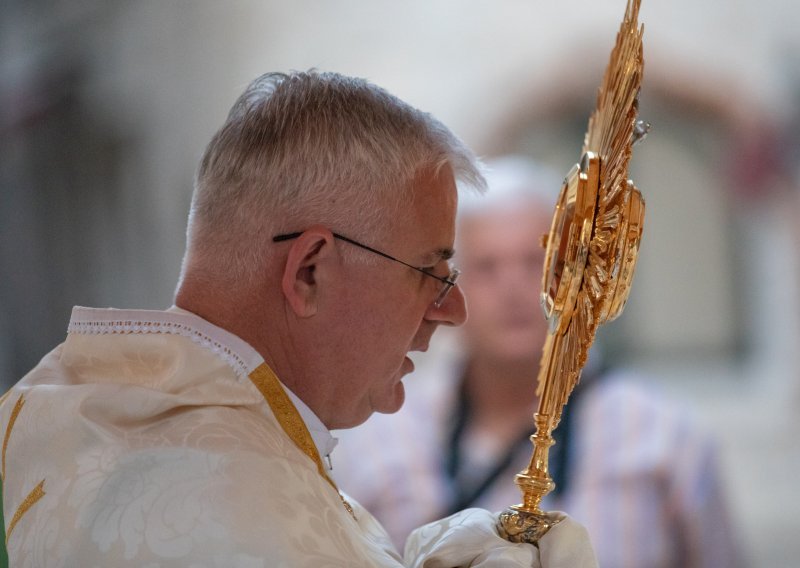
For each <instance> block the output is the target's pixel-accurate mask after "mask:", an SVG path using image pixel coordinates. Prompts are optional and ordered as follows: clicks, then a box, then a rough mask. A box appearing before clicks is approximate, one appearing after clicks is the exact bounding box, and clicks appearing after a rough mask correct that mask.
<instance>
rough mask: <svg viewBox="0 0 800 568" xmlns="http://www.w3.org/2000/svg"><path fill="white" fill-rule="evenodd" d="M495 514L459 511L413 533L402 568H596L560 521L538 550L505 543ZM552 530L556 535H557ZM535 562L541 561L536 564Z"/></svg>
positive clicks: (579, 534) (578, 529)
mask: <svg viewBox="0 0 800 568" xmlns="http://www.w3.org/2000/svg"><path fill="white" fill-rule="evenodd" d="M496 523H497V514H496V513H490V512H489V511H486V510H484V509H465V510H464V511H461V512H459V513H456V514H455V515H452V516H450V517H447V518H446V519H442V520H440V521H436V522H433V523H429V524H427V525H424V526H422V527H420V528H418V529H416V530H415V531H414V532H413V533H411V536H409V537H408V540H407V541H406V548H405V555H404V557H405V563H406V566H408V568H466V567H470V568H596V567H597V561H596V560H595V558H594V552H593V550H592V547H591V544H589V536H588V534H587V533H586V529H584V528H583V527H582V526H581V525H579V524H578V523H576V522H575V521H573V520H572V519H570V518H569V517H567V516H566V515H564V519H563V520H562V521H561V522H560V523H558V524H557V525H556V526H555V527H553V528H552V529H550V531H549V532H548V533H547V534H546V535H545V536H544V537H542V539H541V540H540V541H539V547H540V548H539V549H537V548H536V547H534V546H531V545H530V544H518V543H512V542H508V541H507V540H505V539H504V538H502V537H501V536H500V535H499V534H498V533H497V529H496V528H495V525H496ZM557 529H558V530H557ZM540 558H541V562H540Z"/></svg>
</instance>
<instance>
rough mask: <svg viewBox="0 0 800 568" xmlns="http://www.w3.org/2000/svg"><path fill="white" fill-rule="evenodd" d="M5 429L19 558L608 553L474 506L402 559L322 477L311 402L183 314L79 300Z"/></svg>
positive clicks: (583, 539) (571, 533)
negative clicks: (513, 536)
mask: <svg viewBox="0 0 800 568" xmlns="http://www.w3.org/2000/svg"><path fill="white" fill-rule="evenodd" d="M265 369H266V370H267V371H266V372H265V371H264V370H265ZM265 374H267V375H269V376H270V377H271V379H270V380H271V381H273V382H272V385H271V388H272V390H271V391H270V390H269V389H268V388H265V387H264V383H263V382H259V380H258V378H257V377H258V376H262V377H263V375H265ZM251 377H252V380H251ZM276 390H277V391H278V392H279V393H280V396H278V397H277V398H281V397H283V399H282V400H279V401H278V403H277V404H275V400H274V398H275V397H274V396H272V395H274V393H275V392H276ZM262 392H263V393H265V394H262ZM287 394H289V397H288V398H286V395H287ZM265 397H267V398H265ZM289 400H292V402H289ZM296 407H299V412H298V410H297V408H296ZM272 408H275V409H276V410H275V411H274V412H273V410H272ZM287 414H288V415H292V416H293V417H294V421H292V420H288V421H287V420H286V416H287ZM309 429H310V430H311V432H309V431H308V430H309ZM300 431H302V432H301V435H299V436H298V432H300ZM0 439H2V440H3V445H2V471H1V473H2V490H3V495H2V496H3V518H4V520H5V527H6V540H7V549H8V556H9V564H10V565H11V566H14V567H15V568H50V567H69V568H72V567H75V568H93V567H120V566H139V567H146V568H166V567H172V566H182V567H183V566H185V567H192V568H195V567H196V568H200V567H206V566H208V567H211V566H215V567H225V568H255V567H287V568H289V567H291V568H302V567H309V568H311V567H314V568H317V567H338V566H341V567H348V568H351V567H362V566H363V567H371V568H374V567H377V568H381V567H389V566H391V567H395V568H396V567H400V566H410V567H414V568H434V567H435V568H454V567H456V566H475V567H476V568H477V567H480V568H489V567H500V566H502V567H511V566H514V567H517V566H525V567H533V568H536V567H538V566H540V564H539V559H540V556H541V558H542V559H543V560H544V559H547V562H545V566H547V567H548V568H561V567H567V566H569V567H571V568H578V567H584V566H585V567H590V568H593V567H595V566H596V562H595V561H594V556H593V552H592V549H591V546H590V544H589V540H588V536H587V535H586V532H585V530H584V529H583V528H582V527H580V526H579V525H577V524H575V523H574V522H572V521H571V520H569V519H568V520H567V521H566V522H562V523H560V524H558V525H556V527H555V528H554V529H552V530H551V531H550V532H549V533H548V534H547V535H545V537H544V538H543V539H542V540H541V541H540V543H539V547H540V550H537V549H536V548H534V547H532V546H530V545H527V544H512V543H509V542H506V541H505V540H503V539H501V538H500V537H499V536H497V531H496V530H495V528H494V522H495V519H496V517H495V515H493V514H490V513H489V512H488V511H483V510H477V509H471V510H467V511H464V512H462V513H459V514H456V515H453V516H452V517H448V518H447V519H443V520H441V521H437V522H435V523H431V524H429V525H426V526H425V527H422V528H421V529H419V531H418V533H415V534H416V536H414V537H413V538H412V539H410V540H411V541H412V543H411V544H410V545H407V546H406V558H405V561H404V560H403V559H402V558H401V556H400V555H399V554H398V552H397V551H396V549H395V548H394V546H393V545H392V544H391V541H390V540H389V537H388V535H387V534H386V531H385V530H384V529H383V527H381V526H380V524H379V523H378V522H377V521H376V520H375V519H374V518H373V517H372V515H370V514H369V513H368V512H367V511H366V510H364V509H363V507H360V506H359V505H358V504H357V503H355V502H352V505H353V509H354V511H353V513H354V514H353V513H351V512H350V511H348V509H347V508H346V506H345V503H344V500H343V498H342V496H340V494H339V492H338V491H337V489H336V487H335V486H334V484H333V482H331V481H330V480H329V479H328V478H327V472H326V471H325V467H324V465H323V464H322V460H321V459H320V457H319V455H318V453H320V452H319V450H320V449H322V450H323V451H322V452H321V453H323V455H324V453H326V449H329V448H330V445H331V444H330V441H331V439H330V433H329V432H328V431H327V429H325V427H324V425H322V423H321V422H320V421H319V419H318V418H317V417H316V416H314V415H313V413H312V412H311V410H310V409H309V408H308V407H306V406H305V405H303V404H302V401H300V400H299V399H297V398H296V397H294V396H293V395H291V394H290V393H287V392H284V389H283V388H282V387H281V385H280V383H279V382H278V381H277V378H275V377H274V375H273V374H272V373H271V371H269V369H268V368H267V367H266V365H265V364H264V361H263V359H262V358H261V356H260V355H259V354H258V353H257V352H256V351H255V350H254V349H253V348H252V347H250V346H249V345H247V344H246V343H245V342H244V341H242V340H241V339H239V338H237V337H236V336H234V335H232V334H230V333H228V332H226V331H224V330H222V329H220V328H218V327H216V326H214V325H212V324H210V323H209V322H207V321H205V320H203V319H201V318H199V317H197V316H195V315H193V314H190V313H188V312H182V311H180V310H178V311H175V310H173V311H170V312H158V311H146V310H136V311H134V310H111V309H109V310H95V309H88V308H75V310H74V311H73V314H72V319H71V321H70V324H69V334H68V336H67V339H66V341H65V342H64V343H63V344H61V345H59V346H58V347H57V348H56V349H55V350H53V351H52V352H51V353H49V354H48V355H47V356H45V358H44V359H42V361H41V362H40V363H39V365H37V366H36V367H35V368H34V369H33V370H32V371H31V372H30V373H28V374H27V375H26V376H25V377H24V378H23V379H22V380H21V381H20V382H19V383H17V384H16V385H15V386H14V387H13V388H12V389H11V390H10V391H8V393H6V394H5V395H4V396H3V398H2V400H0ZM320 440H322V443H327V446H328V447H327V448H320V447H319V446H320V443H321V442H320ZM326 441H327V442H326ZM311 448H314V449H311ZM312 454H314V455H312ZM365 459H368V456H365Z"/></svg>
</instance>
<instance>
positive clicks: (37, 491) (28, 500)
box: [6, 479, 45, 544]
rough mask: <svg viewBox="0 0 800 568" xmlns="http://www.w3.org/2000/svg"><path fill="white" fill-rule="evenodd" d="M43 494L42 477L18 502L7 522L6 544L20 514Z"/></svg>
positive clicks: (20, 516)
mask: <svg viewBox="0 0 800 568" xmlns="http://www.w3.org/2000/svg"><path fill="white" fill-rule="evenodd" d="M44 496H45V492H44V479H42V480H41V481H40V482H39V485H37V486H36V487H34V488H33V491H31V492H30V493H28V496H27V497H25V499H24V500H23V501H22V503H20V506H19V507H18V508H17V512H16V513H14V517H13V518H12V519H11V522H10V523H9V524H8V531H7V532H6V544H8V539H9V538H11V531H13V530H14V527H16V526H17V523H18V522H19V520H20V519H21V518H22V515H24V514H25V513H27V512H28V509H30V508H31V507H33V505H34V504H35V503H36V502H37V501H38V500H39V499H41V498H42V497H44Z"/></svg>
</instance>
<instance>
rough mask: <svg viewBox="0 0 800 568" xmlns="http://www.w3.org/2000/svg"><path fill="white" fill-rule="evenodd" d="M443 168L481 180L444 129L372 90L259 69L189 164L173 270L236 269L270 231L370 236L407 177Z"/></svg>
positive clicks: (410, 183)
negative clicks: (183, 242)
mask: <svg viewBox="0 0 800 568" xmlns="http://www.w3.org/2000/svg"><path fill="white" fill-rule="evenodd" d="M445 167H450V168H451V169H452V171H453V174H454V176H455V177H456V179H457V180H459V181H460V182H462V183H466V184H468V185H471V186H473V187H476V188H478V189H479V190H480V189H482V188H483V187H484V184H485V182H484V180H483V177H482V175H481V173H480V170H479V167H478V164H477V161H476V159H475V157H474V155H473V154H472V152H471V151H470V150H469V149H467V147H466V146H465V145H464V144H463V143H462V142H461V141H460V140H459V139H458V138H457V137H456V136H455V135H454V134H453V133H452V132H450V130H448V129H447V128H446V127H445V126H444V125H443V124H442V123H441V122H439V121H438V120H436V119H435V118H433V117H432V116H431V115H429V114H427V113H423V112H421V111H419V110H417V109H415V108H413V107H411V106H410V105H408V104H406V103H404V102H403V101H401V100H400V99H398V98H397V97H395V96H393V95H391V94H389V93H388V92H386V91H385V90H383V89H381V88H380V87H377V86H375V85H372V84H370V83H369V82H367V81H365V80H363V79H358V78H351V77H345V76H342V75H338V74H335V73H324V72H318V71H313V70H312V71H308V72H293V73H289V74H284V73H268V74H265V75H262V76H261V77H259V78H257V79H256V80H255V81H253V82H252V83H251V84H250V85H249V86H248V87H247V89H246V90H245V92H244V93H243V94H242V95H241V96H240V97H239V99H238V100H237V101H236V103H235V104H234V105H233V108H232V109H231V111H230V114H229V115H228V118H227V120H226V122H225V124H224V125H223V126H222V127H221V128H220V130H219V131H218V132H217V133H216V135H215V136H214V137H213V138H212V140H211V142H210V143H209V145H208V147H207V148H206V151H205V154H204V155H203V158H202V160H201V162H200V166H199V168H198V171H197V176H196V180H195V189H194V194H193V197H192V205H191V211H190V214H189V226H188V229H187V253H186V254H187V258H185V259H184V270H185V269H186V264H187V262H188V260H187V259H188V257H190V256H191V257H192V259H191V262H195V261H197V262H199V263H201V264H202V265H203V266H204V267H206V268H210V267H212V266H213V267H214V269H215V270H214V271H215V273H216V272H224V273H225V274H229V275H230V276H231V277H233V278H237V279H242V278H247V277H248V267H250V266H252V267H256V266H260V265H261V264H262V263H263V259H264V258H265V255H268V254H269V251H268V250H266V247H268V246H270V245H271V244H272V243H271V237H272V236H273V235H275V234H278V233H283V232H290V231H299V230H303V229H305V228H307V226H308V225H310V224H314V223H320V224H323V225H327V226H328V227H329V228H331V229H332V230H336V231H340V232H342V233H345V234H347V235H348V236H353V237H354V238H359V237H360V238H367V239H368V240H371V241H374V240H375V239H377V238H379V237H380V236H382V235H383V234H385V232H386V231H387V230H390V229H391V227H392V225H393V221H394V220H395V218H396V217H397V215H396V213H397V211H399V210H400V209H401V207H402V206H403V205H404V204H405V203H408V202H409V201H410V195H411V192H412V191H413V190H414V189H415V185H417V184H415V183H414V182H415V179H416V180H418V176H420V175H421V174H422V173H424V172H431V173H433V174H437V173H438V172H439V171H440V170H442V168H445ZM250 270H251V271H252V270H253V268H250Z"/></svg>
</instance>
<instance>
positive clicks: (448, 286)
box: [272, 231, 461, 308]
mask: <svg viewBox="0 0 800 568" xmlns="http://www.w3.org/2000/svg"><path fill="white" fill-rule="evenodd" d="M302 234H303V232H302V231H299V232H296V233H286V234H285V235H276V236H274V237H272V242H274V243H280V242H283V241H290V240H292V239H296V238H297V237H299V236H300V235H302ZM331 234H332V235H333V236H334V238H337V239H339V240H340V241H344V242H346V243H350V244H351V245H355V246H357V247H360V248H362V249H364V250H368V251H369V252H373V253H375V254H377V255H380V256H382V257H383V258H388V259H389V260H393V261H395V262H399V263H400V264H402V265H403V266H407V267H409V268H412V269H414V270H416V271H417V272H421V273H422V274H424V275H425V276H430V277H431V278H435V279H436V280H438V281H439V282H441V283H442V284H444V286H443V287H442V289H441V290H439V293H438V294H437V295H436V299H435V300H434V301H433V305H434V306H435V307H437V308H441V307H442V304H443V303H444V299H445V298H446V297H447V294H449V293H450V290H452V289H453V287H454V286H455V285H456V280H457V279H458V275H459V274H461V271H460V270H459V269H458V268H451V269H450V274H448V275H447V278H442V277H441V276H436V275H435V274H431V273H430V272H428V271H427V270H425V269H424V268H420V267H419V266H414V265H413V264H409V263H407V262H404V261H402V260H400V259H399V258H395V257H393V256H392V255H390V254H387V253H385V252H383V251H379V250H378V249H376V248H372V247H371V246H369V245H365V244H363V243H359V242H358V241H354V240H353V239H351V238H349V237H345V236H344V235H340V234H339V233H334V232H331Z"/></svg>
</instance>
